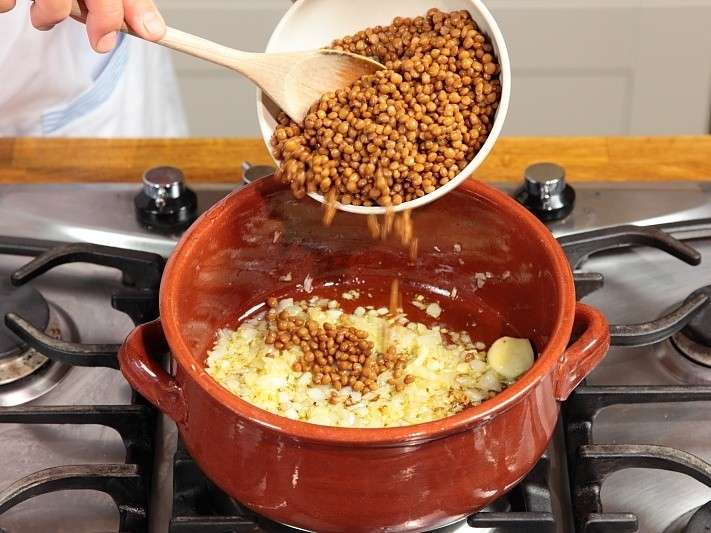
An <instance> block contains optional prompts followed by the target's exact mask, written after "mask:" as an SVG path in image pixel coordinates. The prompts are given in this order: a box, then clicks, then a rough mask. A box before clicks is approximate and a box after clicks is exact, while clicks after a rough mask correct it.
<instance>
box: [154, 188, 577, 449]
mask: <svg viewBox="0 0 711 533" xmlns="http://www.w3.org/2000/svg"><path fill="white" fill-rule="evenodd" d="M260 182H263V180H259V181H258V182H255V183H253V184H250V185H248V186H247V187H257V186H259V185H260ZM461 187H462V188H464V189H468V190H469V191H470V192H473V193H475V194H477V195H478V196H479V197H481V198H483V199H484V200H486V201H488V202H490V203H494V204H496V205H498V206H500V207H503V208H504V209H505V210H506V211H508V213H509V214H510V215H511V216H512V217H515V218H517V219H519V220H520V221H521V222H522V223H523V224H524V225H526V226H528V228H529V230H530V231H531V234H532V237H534V238H536V240H538V241H539V242H540V244H541V246H543V247H544V248H545V251H546V253H547V254H548V255H549V256H550V257H551V259H552V266H553V275H554V278H555V279H556V280H557V283H558V286H559V288H560V290H559V291H558V302H557V310H558V311H557V316H556V319H555V326H554V328H553V332H552V334H551V338H550V340H549V342H548V344H547V345H546V347H545V349H544V350H543V352H542V353H541V355H540V356H539V357H538V358H537V359H536V362H535V363H534V365H533V367H532V368H531V369H530V370H529V371H528V372H526V373H525V374H524V375H523V376H522V377H521V378H520V379H519V380H518V381H516V382H515V383H514V384H513V385H511V386H510V387H508V388H506V389H504V390H503V391H502V392H500V393H498V394H497V395H496V396H494V397H493V398H491V399H489V400H486V401H485V402H483V403H481V404H480V405H477V406H475V407H470V408H468V409H465V410H464V411H461V412H459V413H457V414H454V415H451V416H449V417H446V418H442V419H439V420H434V421H430V422H423V423H420V424H415V425H410V426H400V427H392V428H343V427H334V426H321V425H317V424H312V423H309V422H302V421H299V420H292V419H289V418H286V417H283V416H280V415H277V414H274V413H270V412H268V411H266V410H264V409H261V408H259V407H257V406H255V405H252V404H250V403H249V402H247V401H245V400H242V399H241V398H239V397H238V396H236V395H235V394H233V393H231V392H229V391H228V390H227V389H225V388H223V387H222V386H221V385H220V384H219V383H218V382H217V381H215V380H214V379H213V378H212V377H211V376H210V375H209V374H208V373H207V372H206V371H205V369H204V367H202V366H198V365H196V364H195V363H194V360H193V358H192V356H191V354H190V349H189V348H188V346H187V344H186V343H185V342H184V341H183V338H182V336H181V332H180V328H179V327H178V325H177V323H176V320H175V319H174V317H175V314H176V312H177V309H176V301H177V299H176V298H173V297H172V291H171V286H172V284H173V280H174V279H175V278H176V277H179V276H180V274H181V273H182V272H183V269H182V268H181V265H182V264H183V263H184V257H186V256H187V255H188V252H189V250H190V249H191V248H192V247H193V246H196V245H197V244H196V243H199V242H202V240H203V239H204V238H205V237H204V235H205V233H209V230H210V226H211V224H210V223H209V222H210V220H214V219H215V218H216V217H217V216H218V214H219V213H220V212H221V211H222V210H224V208H225V206H226V205H227V204H228V203H229V202H234V201H236V200H235V199H236V198H237V195H238V194H239V191H234V192H232V193H231V194H229V195H228V196H227V197H225V198H223V199H222V200H221V201H220V202H218V203H217V204H215V205H214V206H213V207H211V208H210V209H209V210H208V211H207V212H206V213H204V214H203V215H202V216H201V217H200V218H199V219H198V220H197V221H196V222H195V223H194V224H193V225H192V226H191V227H190V228H189V229H188V231H187V232H186V233H185V234H184V235H183V237H182V238H181V239H180V242H179V243H178V245H177V246H176V248H175V250H174V251H173V253H172V254H171V256H170V258H169V260H168V263H167V264H166V267H165V271H164V274H163V279H162V281H161V287H160V295H159V305H160V316H161V322H162V325H163V330H164V332H165V336H166V339H167V341H168V345H169V346H170V349H171V354H172V356H173V358H174V359H175V360H176V362H177V363H178V364H179V365H180V367H181V369H182V371H184V372H185V374H186V375H187V376H188V379H191V380H192V381H194V382H195V383H196V384H197V385H198V386H199V387H200V388H201V389H202V390H203V391H204V392H205V393H207V394H208V395H210V396H211V397H212V398H213V399H214V400H216V401H217V402H219V403H220V404H221V405H223V406H224V407H226V408H228V409H230V410H231V411H232V412H233V413H235V414H236V415H238V416H240V417H242V418H244V419H245V420H248V421H250V422H252V423H255V424H258V425H260V426H262V427H264V428H267V429H269V430H272V431H275V432H278V433H283V434H285V435H288V436H290V437H293V438H297V439H300V440H305V441H311V442H317V443H321V444H329V445H359V446H389V445H390V446H392V445H401V444H406V443H413V442H422V441H425V440H434V439H437V438H441V437H444V436H446V435H449V434H452V433H458V432H461V431H465V430H467V429H469V428H471V427H473V426H475V425H477V424H480V423H483V422H486V421H488V420H490V419H491V418H493V417H495V416H497V415H498V414H500V413H502V412H504V411H506V410H508V409H509V408H511V407H512V406H513V405H515V404H516V403H517V402H519V401H520V400H521V399H523V398H524V397H525V396H527V395H528V394H529V393H530V392H531V391H532V390H533V388H534V387H536V385H537V384H538V383H539V382H540V381H541V380H542V379H543V378H545V377H546V376H548V375H550V374H552V372H553V371H554V369H555V368H556V367H557V366H558V364H559V362H560V360H561V358H562V356H563V353H564V351H565V349H566V347H567V345H568V341H569V339H570V335H571V332H572V328H573V319H574V314H575V288H574V284H573V275H572V271H571V269H570V266H569V264H568V260H567V258H566V257H565V254H564V253H563V249H562V248H561V247H560V245H559V244H558V242H557V241H556V239H555V237H554V236H553V234H552V233H551V232H550V231H549V230H548V228H547V227H546V226H545V225H543V224H542V223H541V222H540V221H539V220H538V219H536V218H535V217H534V216H533V215H532V214H531V213H529V212H528V211H527V210H526V209H525V208H524V207H523V206H521V205H520V204H518V203H517V202H516V201H514V200H513V199H511V198H510V197H509V196H508V195H506V194H504V193H503V192H500V191H498V190H496V189H495V188H493V187H492V186H490V185H486V184H484V183H482V182H480V181H475V180H473V179H470V180H468V181H466V182H464V183H463V184H462V185H461ZM240 190H241V189H240ZM314 207H315V206H314ZM551 394H552V392H551ZM189 409H190V407H189V405H188V412H189Z"/></svg>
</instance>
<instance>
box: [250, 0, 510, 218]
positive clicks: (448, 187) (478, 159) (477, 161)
mask: <svg viewBox="0 0 711 533" xmlns="http://www.w3.org/2000/svg"><path fill="white" fill-rule="evenodd" d="M307 1H308V0H296V2H294V4H293V5H291V6H290V7H289V9H288V10H287V11H286V13H285V14H284V16H283V17H282V18H281V20H280V21H279V23H278V24H277V25H276V27H275V28H274V31H273V32H272V34H271V36H270V37H269V40H268V41H267V46H266V48H265V52H268V51H269V49H270V47H271V46H272V45H273V44H274V42H275V41H276V39H277V38H278V36H279V34H280V32H281V31H282V29H283V28H284V27H285V26H286V24H287V23H288V21H289V19H290V18H291V17H292V16H293V15H294V13H295V12H296V11H298V9H299V8H300V6H301V5H302V4H304V3H305V2H307ZM466 1H468V2H469V3H471V4H472V7H471V8H470V9H469V10H470V11H477V12H478V13H479V14H480V15H481V16H482V18H483V19H484V21H485V22H486V24H487V25H488V31H487V32H486V33H487V34H489V33H490V35H489V37H490V38H491V40H492V44H493V45H494V47H495V50H496V51H497V54H498V59H499V66H500V67H501V70H500V74H499V79H500V80H501V99H500V100H499V106H498V108H497V109H496V113H495V114H494V123H493V125H492V127H491V131H490V132H489V135H487V137H486V141H484V144H483V145H482V147H481V148H480V149H479V151H478V152H477V153H476V155H475V156H474V158H473V159H472V160H471V161H469V163H468V164H467V166H466V167H464V169H462V171H461V172H460V173H459V174H457V175H456V176H455V177H454V178H452V179H451V180H450V181H449V182H447V183H446V184H444V185H442V186H441V187H438V188H437V189H435V190H434V191H432V192H431V193H429V194H425V195H424V196H421V197H420V198H415V199H414V200H410V201H408V202H403V203H401V204H400V205H396V206H392V207H390V208H387V207H381V206H373V207H365V206H357V205H345V204H341V203H340V202H338V203H337V204H336V208H337V209H339V210H341V211H346V212H348V213H356V214H359V215H383V214H385V212H386V211H393V212H398V211H404V210H407V209H415V208H417V207H420V206H423V205H426V204H428V203H430V202H433V201H434V200H437V199H438V198H441V197H442V196H444V195H445V194H447V193H448V192H450V191H452V190H453V189H455V188H457V187H458V186H459V185H461V184H462V183H464V182H465V181H466V180H467V179H469V177H470V176H471V174H472V173H473V172H474V171H475V170H476V169H477V168H479V167H480V166H481V164H482V163H483V162H484V160H485V159H486V158H487V157H488V155H489V153H490V152H491V150H492V149H493V148H494V145H495V144H496V141H497V140H498V138H499V135H500V134H501V130H502V129H503V127H504V122H505V121H506V116H507V114H508V110H509V103H510V100H511V61H510V58H509V53H508V48H507V46H506V41H505V40H504V35H503V33H502V32H501V28H500V27H499V25H498V24H497V22H496V19H495V18H494V16H493V15H492V14H491V12H490V11H489V9H488V8H487V7H486V6H485V5H484V3H483V2H482V0H466ZM262 95H263V93H262V90H261V89H259V88H257V91H256V103H257V106H256V107H257V122H258V123H259V130H260V132H261V134H262V139H263V140H264V143H265V144H266V146H267V150H268V151H269V155H270V156H271V158H272V160H273V161H274V162H275V163H276V164H277V165H278V161H277V160H276V158H275V157H274V153H273V151H272V147H271V143H270V139H269V138H267V132H268V130H269V125H268V123H267V119H266V115H265V113H264V109H265V108H264V106H263V105H262ZM308 196H310V197H311V198H313V199H314V200H316V201H318V202H320V203H322V204H323V203H325V202H326V200H325V198H324V196H323V195H322V194H318V193H309V195H308Z"/></svg>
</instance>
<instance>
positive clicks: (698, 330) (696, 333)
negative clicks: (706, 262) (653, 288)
mask: <svg viewBox="0 0 711 533" xmlns="http://www.w3.org/2000/svg"><path fill="white" fill-rule="evenodd" d="M697 294H704V295H706V296H707V297H709V298H711V286H708V287H703V288H701V289H699V290H697V291H694V292H692V293H691V295H690V296H689V298H692V297H694V296H696V295H697ZM671 341H672V344H673V345H674V346H675V347H676V349H677V350H679V352H681V354H682V355H683V356H684V357H686V358H687V359H688V360H690V361H692V362H693V363H696V364H698V365H702V366H705V367H708V368H711V304H707V305H706V306H705V307H704V308H703V309H701V310H700V311H699V312H698V313H697V314H696V316H694V318H693V319H692V320H691V322H689V323H688V324H687V325H686V327H685V328H684V329H682V330H681V331H679V332H678V333H675V334H674V335H672V337H671Z"/></svg>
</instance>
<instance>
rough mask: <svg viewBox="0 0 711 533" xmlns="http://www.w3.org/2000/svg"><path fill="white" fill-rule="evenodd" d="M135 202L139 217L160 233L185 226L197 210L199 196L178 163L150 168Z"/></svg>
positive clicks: (191, 220)
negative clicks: (188, 185)
mask: <svg viewBox="0 0 711 533" xmlns="http://www.w3.org/2000/svg"><path fill="white" fill-rule="evenodd" d="M134 205H135V207H136V217H137V218H138V221H139V222H140V223H141V224H142V225H143V226H145V227H146V228H148V229H150V230H153V231H157V232H160V233H166V232H167V233H174V232H179V231H181V230H184V229H185V228H187V227H188V226H189V225H190V224H191V223H192V222H193V220H195V216H196V214H197V196H196V195H195V193H194V192H193V191H192V190H190V189H189V188H187V187H186V186H185V177H184V175H183V172H182V171H181V170H180V169H178V168H174V167H155V168H151V169H149V170H147V171H146V172H145V173H144V174H143V189H142V190H141V192H140V193H138V195H137V196H136V197H135V199H134Z"/></svg>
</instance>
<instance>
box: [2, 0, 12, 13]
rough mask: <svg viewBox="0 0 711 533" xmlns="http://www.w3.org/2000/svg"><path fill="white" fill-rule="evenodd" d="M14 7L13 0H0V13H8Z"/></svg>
mask: <svg viewBox="0 0 711 533" xmlns="http://www.w3.org/2000/svg"><path fill="white" fill-rule="evenodd" d="M13 7H15V0H0V13H5V12H7V11H10V10H11V9H12V8H13Z"/></svg>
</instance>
